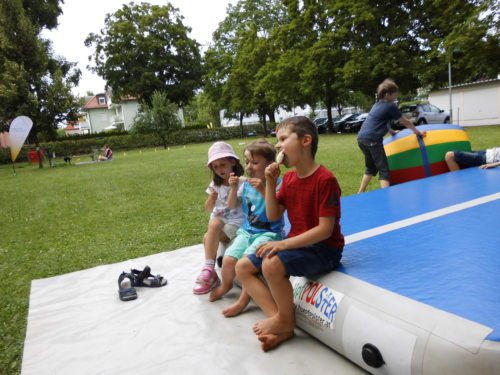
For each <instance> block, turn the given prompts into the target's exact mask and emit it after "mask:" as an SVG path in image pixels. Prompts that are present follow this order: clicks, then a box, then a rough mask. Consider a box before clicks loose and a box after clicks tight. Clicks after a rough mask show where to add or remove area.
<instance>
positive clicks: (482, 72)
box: [412, 0, 500, 88]
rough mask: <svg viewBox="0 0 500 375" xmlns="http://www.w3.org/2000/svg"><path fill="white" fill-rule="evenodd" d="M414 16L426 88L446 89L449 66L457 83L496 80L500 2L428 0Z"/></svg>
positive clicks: (421, 73) (488, 0) (414, 11)
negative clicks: (422, 56)
mask: <svg viewBox="0 0 500 375" xmlns="http://www.w3.org/2000/svg"><path fill="white" fill-rule="evenodd" d="M412 16H413V17H414V23H415V25H416V26H415V27H416V29H417V32H418V35H419V37H420V40H421V49H422V51H423V54H424V58H423V64H425V68H424V69H422V70H421V71H420V72H419V76H420V79H421V83H422V85H423V86H426V87H429V88H438V87H443V86H447V85H448V63H451V66H452V70H453V81H454V82H456V83H463V82H471V81H475V80H478V79H485V78H496V77H497V75H498V73H499V68H498V61H499V60H500V38H499V37H498V36H499V33H498V31H499V30H498V29H499V15H498V1H495V0H464V1H448V2H437V1H431V0H426V1H424V4H423V6H421V7H416V8H415V9H414V10H413V12H412Z"/></svg>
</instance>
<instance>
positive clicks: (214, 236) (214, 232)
mask: <svg viewBox="0 0 500 375" xmlns="http://www.w3.org/2000/svg"><path fill="white" fill-rule="evenodd" d="M222 228H224V223H223V222H222V221H221V220H219V219H212V220H210V221H209V222H208V229H207V233H205V237H204V238H203V244H204V245H205V259H215V257H216V256H217V249H218V248H219V239H220V237H221V234H222Z"/></svg>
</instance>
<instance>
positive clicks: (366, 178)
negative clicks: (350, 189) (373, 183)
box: [358, 174, 372, 194]
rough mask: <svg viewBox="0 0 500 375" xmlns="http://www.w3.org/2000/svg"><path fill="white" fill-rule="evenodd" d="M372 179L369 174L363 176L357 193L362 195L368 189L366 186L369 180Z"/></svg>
mask: <svg viewBox="0 0 500 375" xmlns="http://www.w3.org/2000/svg"><path fill="white" fill-rule="evenodd" d="M371 179H372V176H371V175H369V174H365V175H363V178H362V179H361V184H360V185H359V190H358V194H359V193H364V192H365V191H366V188H367V187H368V184H369V183H370V180H371Z"/></svg>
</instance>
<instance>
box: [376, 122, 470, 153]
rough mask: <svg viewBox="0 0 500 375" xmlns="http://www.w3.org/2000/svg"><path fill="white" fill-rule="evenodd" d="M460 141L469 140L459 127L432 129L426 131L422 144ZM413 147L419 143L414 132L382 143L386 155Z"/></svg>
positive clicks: (430, 144) (416, 146)
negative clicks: (384, 143)
mask: <svg viewBox="0 0 500 375" xmlns="http://www.w3.org/2000/svg"><path fill="white" fill-rule="evenodd" d="M460 141H467V142H469V141H470V139H469V136H468V135H467V133H466V132H465V131H463V130H461V129H457V130H455V129H443V130H432V131H428V132H427V135H426V136H425V137H424V144H425V145H426V146H432V145H436V144H441V143H449V142H460ZM415 148H419V145H418V140H417V137H416V136H415V135H414V134H410V135H408V136H406V137H404V138H401V139H398V140H396V141H393V142H391V143H388V144H386V145H384V149H385V154H386V155H387V156H391V155H394V154H399V153H400V152H405V151H409V150H413V149H415Z"/></svg>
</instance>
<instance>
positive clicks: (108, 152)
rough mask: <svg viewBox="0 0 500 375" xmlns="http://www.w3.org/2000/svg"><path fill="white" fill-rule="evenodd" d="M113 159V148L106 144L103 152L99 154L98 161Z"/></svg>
mask: <svg viewBox="0 0 500 375" xmlns="http://www.w3.org/2000/svg"><path fill="white" fill-rule="evenodd" d="M112 159H113V150H111V148H110V147H109V146H108V145H104V148H103V150H102V154H101V155H99V159H98V161H107V160H112Z"/></svg>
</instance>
